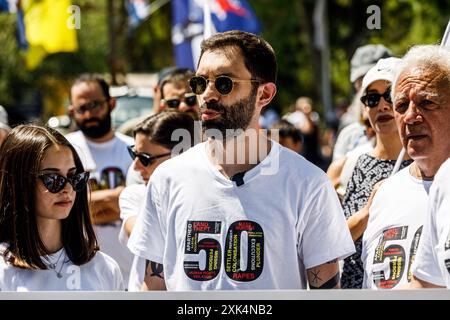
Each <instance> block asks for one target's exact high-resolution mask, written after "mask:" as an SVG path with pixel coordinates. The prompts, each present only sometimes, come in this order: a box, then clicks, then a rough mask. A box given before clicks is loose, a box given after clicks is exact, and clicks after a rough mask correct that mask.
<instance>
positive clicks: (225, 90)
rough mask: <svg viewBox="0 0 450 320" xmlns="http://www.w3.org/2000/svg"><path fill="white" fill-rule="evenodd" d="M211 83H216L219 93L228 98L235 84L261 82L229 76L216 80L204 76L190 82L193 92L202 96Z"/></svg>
mask: <svg viewBox="0 0 450 320" xmlns="http://www.w3.org/2000/svg"><path fill="white" fill-rule="evenodd" d="M209 81H214V86H215V87H216V90H217V92H219V93H220V94H221V95H223V96H226V95H227V94H230V93H231V91H233V88H234V84H235V83H236V82H238V83H239V82H241V83H251V82H256V83H259V82H260V81H259V80H256V79H249V80H243V79H235V78H231V77H229V76H218V77H217V78H215V79H207V78H205V77H203V76H195V77H192V78H191V79H190V80H189V86H190V87H191V89H192V91H193V92H194V93H195V94H202V93H203V92H205V90H206V87H207V86H208V82H209Z"/></svg>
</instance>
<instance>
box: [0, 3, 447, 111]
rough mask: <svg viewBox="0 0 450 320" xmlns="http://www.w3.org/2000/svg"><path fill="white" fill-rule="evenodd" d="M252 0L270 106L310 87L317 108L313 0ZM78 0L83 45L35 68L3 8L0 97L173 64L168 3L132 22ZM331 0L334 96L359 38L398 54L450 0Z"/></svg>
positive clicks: (438, 32)
mask: <svg viewBox="0 0 450 320" xmlns="http://www.w3.org/2000/svg"><path fill="white" fill-rule="evenodd" d="M248 1H249V3H250V4H251V6H252V7H253V8H254V10H255V12H256V15H257V16H258V18H259V20H260V22H261V24H262V27H263V30H262V35H263V37H264V38H265V39H267V40H268V41H269V42H270V43H271V44H272V46H273V47H274V49H275V51H276V52H277V57H278V63H279V76H278V94H277V99H276V100H275V101H274V103H273V106H274V107H275V108H277V109H278V110H280V111H287V109H288V108H289V106H290V104H292V103H293V102H294V101H295V99H296V98H297V97H298V96H301V95H306V96H310V97H312V98H313V99H314V101H316V102H317V103H316V106H318V109H319V111H320V103H319V101H320V72H319V71H320V69H319V65H320V51H318V50H317V49H316V48H315V47H314V45H313V38H314V25H313V18H312V17H313V12H314V7H315V4H316V1H315V0H295V1H294V0H291V1H286V0H248ZM73 3H74V4H76V5H79V6H80V8H81V29H80V30H78V42H79V50H78V52H75V53H59V54H54V55H51V56H48V57H47V58H46V59H45V60H44V62H43V63H42V64H41V65H40V67H39V68H37V69H36V70H34V71H31V72H29V71H27V70H25V69H24V66H23V63H22V60H21V59H22V57H21V55H20V52H19V49H18V47H17V44H16V40H15V18H16V17H15V15H5V14H0V30H2V31H1V32H0V43H1V44H2V48H1V50H0V104H4V105H7V106H9V107H13V106H14V105H15V101H16V100H17V95H20V90H21V88H23V87H33V88H38V89H39V90H41V91H43V92H45V94H46V95H49V94H50V95H51V92H52V88H54V86H55V82H58V81H59V82H60V83H62V84H63V85H64V86H67V85H68V83H69V82H70V79H72V78H73V77H74V76H75V75H77V74H79V73H82V72H99V73H107V72H109V71H111V70H114V72H115V73H117V74H118V75H119V77H118V81H119V82H120V80H121V78H120V75H121V74H125V73H127V72H156V71H158V70H159V69H161V68H163V67H165V66H168V65H173V64H174V60H173V49H172V45H171V6H170V5H166V6H164V7H162V8H161V9H160V10H158V11H157V12H155V13H154V14H153V15H152V16H151V17H149V18H148V19H147V20H146V21H145V22H144V23H142V24H141V25H140V26H138V27H137V28H136V29H134V30H129V29H128V25H127V20H126V18H127V13H126V11H125V6H124V0H76V1H75V0H74V1H73ZM327 3H328V33H329V44H330V61H329V63H330V71H331V75H330V77H331V81H332V93H333V98H334V99H333V100H334V101H336V100H337V99H338V98H341V97H350V95H351V84H350V81H349V61H350V58H351V56H352V54H353V53H354V51H355V49H356V48H357V47H358V46H360V45H363V44H367V43H383V44H384V45H386V46H387V47H389V48H390V49H391V50H392V51H393V52H394V54H396V55H397V56H401V55H403V54H404V53H405V52H406V51H407V49H408V48H409V47H410V46H412V45H414V44H420V43H437V42H439V41H440V39H441V37H442V35H443V32H444V30H445V26H446V24H447V22H448V20H449V17H450V0H429V1H419V0H384V1H381V0H375V1H374V0H370V1H369V0H329V1H327ZM369 5H377V6H379V7H380V9H381V29H379V30H377V29H374V30H370V29H368V28H367V25H366V22H367V19H368V18H369V16H370V14H368V13H367V12H366V10H367V7H368V6H369ZM111 35H112V37H111ZM111 48H113V49H111ZM49 79H51V80H49ZM55 79H56V80H57V81H55ZM58 92H60V91H58ZM50 113H51V112H50Z"/></svg>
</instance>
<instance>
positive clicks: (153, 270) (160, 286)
mask: <svg viewBox="0 0 450 320" xmlns="http://www.w3.org/2000/svg"><path fill="white" fill-rule="evenodd" d="M150 290H162V291H166V290H167V288H166V282H165V281H164V269H163V265H162V264H160V263H157V262H154V261H149V260H145V277H144V283H143V284H142V288H141V291H150Z"/></svg>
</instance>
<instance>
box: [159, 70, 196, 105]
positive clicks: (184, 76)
mask: <svg viewBox="0 0 450 320" xmlns="http://www.w3.org/2000/svg"><path fill="white" fill-rule="evenodd" d="M193 76H194V71H192V70H191V69H188V68H176V69H174V70H172V71H171V72H170V73H168V74H166V75H165V76H164V77H163V78H162V79H161V81H160V84H159V87H160V90H161V99H164V98H165V97H164V86H165V85H166V84H168V83H173V84H174V85H175V86H179V87H180V88H181V87H185V88H186V90H187V92H190V91H192V90H191V87H190V86H189V84H188V81H189V79H190V78H192V77H193Z"/></svg>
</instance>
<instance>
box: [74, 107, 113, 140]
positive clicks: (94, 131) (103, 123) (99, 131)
mask: <svg viewBox="0 0 450 320" xmlns="http://www.w3.org/2000/svg"><path fill="white" fill-rule="evenodd" d="M92 121H97V123H98V124H97V125H95V126H86V125H85V124H86V123H87V122H92ZM77 125H78V128H80V130H81V132H83V133H84V135H85V136H87V137H89V138H93V139H97V138H101V137H103V136H104V135H106V134H107V133H108V132H109V131H110V130H111V113H109V112H108V113H107V114H106V115H105V117H104V118H97V117H92V118H89V119H87V120H84V121H82V122H78V121H77Z"/></svg>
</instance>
